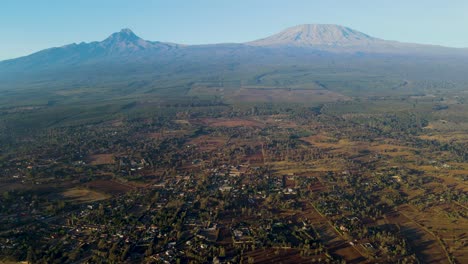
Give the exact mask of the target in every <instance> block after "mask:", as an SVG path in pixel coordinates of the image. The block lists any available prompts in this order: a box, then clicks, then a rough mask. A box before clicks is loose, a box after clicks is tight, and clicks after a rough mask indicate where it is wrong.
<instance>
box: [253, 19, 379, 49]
mask: <svg viewBox="0 0 468 264" xmlns="http://www.w3.org/2000/svg"><path fill="white" fill-rule="evenodd" d="M382 42H384V41H383V40H381V39H377V38H373V37H371V36H369V35H366V34H364V33H362V32H359V31H356V30H353V29H350V28H347V27H343V26H339V25H326V24H325V25H322V24H304V25H298V26H294V27H290V28H287V29H286V30H283V31H281V32H279V33H277V34H275V35H272V36H269V37H267V38H263V39H259V40H256V41H252V42H248V43H247V44H249V45H254V46H298V47H311V46H343V47H344V46H366V45H373V44H376V43H382Z"/></svg>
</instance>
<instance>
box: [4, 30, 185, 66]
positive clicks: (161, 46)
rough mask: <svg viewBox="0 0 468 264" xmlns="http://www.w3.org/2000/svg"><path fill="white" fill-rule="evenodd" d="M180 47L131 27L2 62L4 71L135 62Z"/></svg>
mask: <svg viewBox="0 0 468 264" xmlns="http://www.w3.org/2000/svg"><path fill="white" fill-rule="evenodd" d="M180 47H182V45H177V44H172V43H164V42H158V41H147V40H144V39H142V38H140V37H138V36H137V35H135V33H133V32H132V31H131V30H130V29H122V30H121V31H120V32H116V33H113V34H112V35H110V36H109V37H108V38H106V39H104V40H103V41H100V42H98V41H95V42H90V43H85V42H81V43H79V44H76V43H73V44H69V45H65V46H62V47H56V48H50V49H46V50H42V51H39V52H36V53H34V54H31V55H29V56H24V57H20V58H17V59H12V60H6V61H2V62H0V74H1V71H2V70H5V71H10V72H22V71H25V70H28V71H31V70H32V71H35V70H39V71H42V70H47V69H60V68H63V67H66V66H70V65H74V66H78V65H82V64H86V63H102V62H105V61H111V60H116V59H117V60H119V61H121V62H123V61H133V60H135V59H140V58H144V57H148V56H158V54H161V53H164V52H168V51H171V50H173V49H178V48H180Z"/></svg>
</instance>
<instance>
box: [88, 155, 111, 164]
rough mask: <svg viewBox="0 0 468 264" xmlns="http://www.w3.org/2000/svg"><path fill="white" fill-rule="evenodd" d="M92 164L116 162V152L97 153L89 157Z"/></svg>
mask: <svg viewBox="0 0 468 264" xmlns="http://www.w3.org/2000/svg"><path fill="white" fill-rule="evenodd" d="M88 161H89V163H91V165H105V164H114V154H96V155H91V156H89V157H88Z"/></svg>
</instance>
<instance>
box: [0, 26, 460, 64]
mask: <svg viewBox="0 0 468 264" xmlns="http://www.w3.org/2000/svg"><path fill="white" fill-rule="evenodd" d="M223 45H224V46H226V45H245V46H251V47H268V48H275V47H296V48H312V49H317V50H324V51H331V52H369V53H388V52H390V53H410V52H421V51H422V52H429V53H430V52H431V51H433V50H437V51H438V52H440V51H443V52H448V53H454V52H468V48H453V47H445V46H439V45H428V44H417V43H406V42H398V41H391V40H383V39H380V38H375V37H372V36H370V35H367V34H365V33H362V32H360V31H357V30H354V29H351V28H349V27H345V26H341V25H335V24H302V25H297V26H293V27H289V28H287V29H285V30H283V31H280V32H278V33H276V34H273V35H271V36H267V37H265V38H261V39H257V40H253V41H249V42H244V43H229V44H228V43H215V44H198V45H184V44H177V43H170V42H160V41H149V40H144V39H142V38H140V37H139V36H138V35H136V34H135V33H134V32H133V31H132V30H131V29H129V28H124V29H122V30H120V31H119V32H115V33H112V34H111V35H109V36H108V37H107V38H105V39H104V40H102V41H92V42H80V43H72V44H68V45H64V46H60V47H52V48H48V49H44V50H40V51H37V52H34V53H32V54H29V55H25V56H20V57H17V58H13V59H7V60H2V61H0V63H3V64H4V63H5V62H6V63H9V62H12V61H15V60H18V59H20V60H21V59H24V58H28V57H30V56H35V55H38V54H41V53H44V52H55V53H56V52H57V49H65V50H73V49H76V52H78V53H83V54H88V55H89V56H103V55H105V56H112V55H115V54H117V55H124V56H127V55H130V54H135V53H141V52H144V51H151V52H154V51H168V50H171V49H180V48H199V47H219V46H223ZM405 49H410V51H409V52H407V51H405ZM428 49H429V50H428ZM119 53H120V54H119ZM78 55H79V54H78ZM78 55H77V54H74V55H73V56H74V57H76V56H78Z"/></svg>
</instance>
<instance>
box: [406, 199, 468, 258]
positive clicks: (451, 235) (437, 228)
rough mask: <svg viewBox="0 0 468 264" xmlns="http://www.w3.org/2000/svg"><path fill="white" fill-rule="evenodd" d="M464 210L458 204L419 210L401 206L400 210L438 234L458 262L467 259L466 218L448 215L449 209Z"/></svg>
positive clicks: (467, 222)
mask: <svg viewBox="0 0 468 264" xmlns="http://www.w3.org/2000/svg"><path fill="white" fill-rule="evenodd" d="M460 210H462V211H463V210H466V208H463V207H461V206H458V205H456V204H455V205H454V204H446V205H440V206H433V207H431V208H430V209H429V210H425V211H424V212H420V211H418V210H417V209H415V208H413V207H411V206H404V207H401V212H402V213H403V214H404V215H405V216H406V217H408V218H410V219H412V220H413V221H415V222H417V223H418V224H420V225H421V226H423V227H425V228H427V230H428V231H429V232H432V233H433V234H434V235H436V236H438V237H439V238H440V239H441V240H442V241H443V243H444V244H445V245H446V247H447V249H448V251H449V252H451V253H452V254H453V255H454V256H455V258H456V259H457V260H458V261H459V262H460V263H467V261H468V255H467V253H468V244H467V242H468V237H467V233H466V231H467V230H468V220H467V219H466V218H463V217H460V218H454V217H450V216H448V213H449V212H450V211H460Z"/></svg>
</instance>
